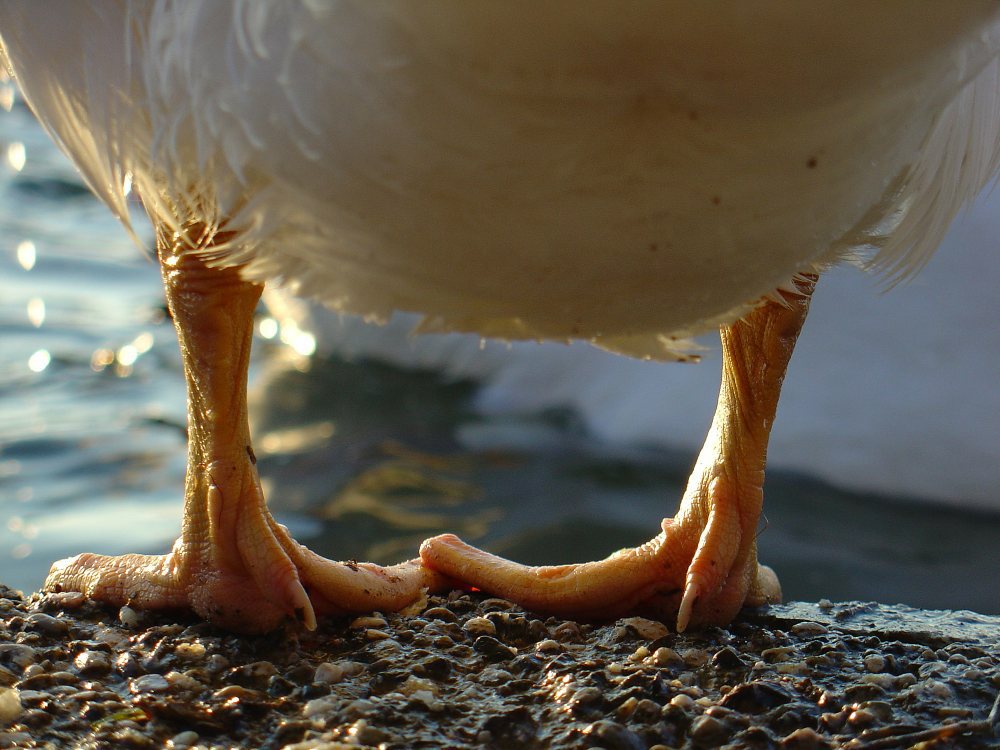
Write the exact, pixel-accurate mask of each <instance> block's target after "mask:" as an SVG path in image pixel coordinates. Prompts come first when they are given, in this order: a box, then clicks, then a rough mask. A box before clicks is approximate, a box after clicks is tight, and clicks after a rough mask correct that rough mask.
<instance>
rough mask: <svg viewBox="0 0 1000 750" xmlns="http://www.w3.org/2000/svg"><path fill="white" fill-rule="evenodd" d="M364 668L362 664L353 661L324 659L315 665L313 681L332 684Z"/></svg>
mask: <svg viewBox="0 0 1000 750" xmlns="http://www.w3.org/2000/svg"><path fill="white" fill-rule="evenodd" d="M363 669H364V665H362V664H358V663H357V662H355V661H340V662H329V661H325V662H323V663H322V664H320V665H319V666H318V667H316V674H315V676H314V677H313V682H324V683H328V684H333V683H335V682H340V681H341V680H343V679H344V678H345V677H349V676H351V675H356V674H359V673H360V672H361V671H362V670H363Z"/></svg>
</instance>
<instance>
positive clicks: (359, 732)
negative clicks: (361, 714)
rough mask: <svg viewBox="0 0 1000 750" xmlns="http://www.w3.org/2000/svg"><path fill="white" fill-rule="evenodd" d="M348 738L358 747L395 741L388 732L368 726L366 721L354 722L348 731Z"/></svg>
mask: <svg viewBox="0 0 1000 750" xmlns="http://www.w3.org/2000/svg"><path fill="white" fill-rule="evenodd" d="M347 736H348V737H350V738H351V740H352V741H353V742H352V743H351V744H357V745H380V744H381V743H383V742H389V741H391V740H393V739H394V737H393V736H392V735H391V734H389V733H388V732H386V731H383V730H381V729H378V728H376V727H371V726H368V722H367V721H365V720H364V719H358V720H357V721H356V722H354V723H353V724H352V725H351V727H350V728H349V729H348V730H347Z"/></svg>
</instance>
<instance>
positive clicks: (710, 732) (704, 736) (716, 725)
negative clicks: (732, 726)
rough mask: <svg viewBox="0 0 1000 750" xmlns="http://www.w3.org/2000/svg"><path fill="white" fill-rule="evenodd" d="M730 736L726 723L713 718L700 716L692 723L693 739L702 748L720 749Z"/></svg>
mask: <svg viewBox="0 0 1000 750" xmlns="http://www.w3.org/2000/svg"><path fill="white" fill-rule="evenodd" d="M729 735H730V731H729V728H728V727H727V726H726V724H725V722H723V721H721V720H719V719H716V718H715V717H713V716H704V715H703V716H699V717H698V718H696V719H695V720H694V721H693V722H691V739H692V740H694V742H695V744H697V745H698V746H700V747H718V746H719V745H721V744H723V743H724V742H725V741H726V740H727V739H729Z"/></svg>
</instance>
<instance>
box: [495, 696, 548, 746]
mask: <svg viewBox="0 0 1000 750" xmlns="http://www.w3.org/2000/svg"><path fill="white" fill-rule="evenodd" d="M482 730H483V731H485V732H488V733H489V737H490V740H489V746H490V747H491V748H498V750H523V749H524V748H525V747H526V746H527V747H532V746H534V745H535V744H536V742H535V740H536V737H537V735H538V723H537V722H536V721H535V719H534V717H533V716H532V715H531V712H530V711H529V710H528V709H527V708H524V707H523V706H522V707H520V708H515V709H513V710H511V711H507V712H506V713H504V714H500V715H499V716H491V717H490V718H488V719H487V720H486V721H484V722H483V723H482Z"/></svg>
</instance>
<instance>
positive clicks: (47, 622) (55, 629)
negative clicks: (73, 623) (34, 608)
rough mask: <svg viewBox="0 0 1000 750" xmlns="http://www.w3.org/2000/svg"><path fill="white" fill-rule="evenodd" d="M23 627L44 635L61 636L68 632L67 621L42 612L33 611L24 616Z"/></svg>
mask: <svg viewBox="0 0 1000 750" xmlns="http://www.w3.org/2000/svg"><path fill="white" fill-rule="evenodd" d="M25 629H26V630H34V631H36V632H39V633H44V634H45V635H53V636H61V635H65V634H66V633H67V632H69V623H68V622H67V621H66V620H60V619H58V618H55V617H53V616H52V615H47V614H45V613H44V612H34V613H32V614H30V615H28V617H27V618H26V620H25Z"/></svg>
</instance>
